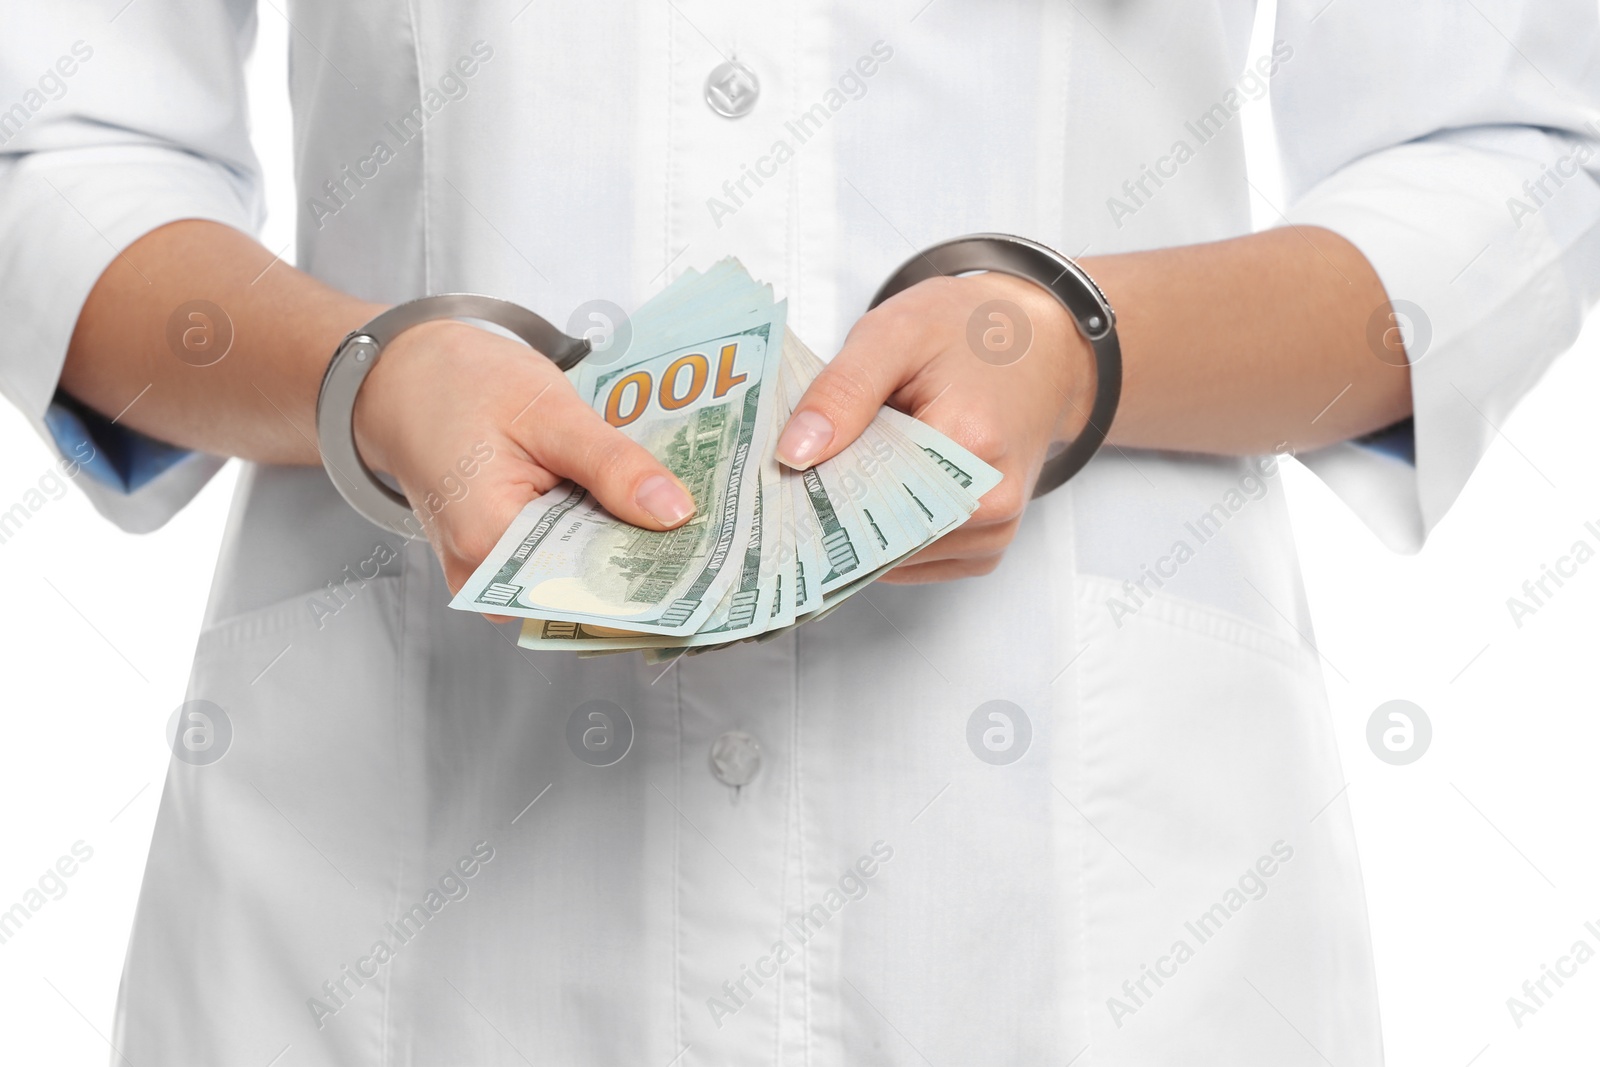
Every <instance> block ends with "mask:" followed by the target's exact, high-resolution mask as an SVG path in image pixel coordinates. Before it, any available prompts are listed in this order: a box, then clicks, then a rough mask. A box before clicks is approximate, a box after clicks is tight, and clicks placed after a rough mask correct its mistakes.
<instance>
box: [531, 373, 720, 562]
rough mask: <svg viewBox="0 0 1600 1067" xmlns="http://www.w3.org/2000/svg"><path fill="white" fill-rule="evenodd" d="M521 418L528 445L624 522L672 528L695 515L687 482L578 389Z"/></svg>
mask: <svg viewBox="0 0 1600 1067" xmlns="http://www.w3.org/2000/svg"><path fill="white" fill-rule="evenodd" d="M551 392H552V393H555V390H554V389H552V390H551ZM522 418H523V419H525V420H527V422H528V423H529V425H525V426H523V425H519V426H518V427H517V428H516V429H517V431H518V439H519V440H520V441H522V442H523V443H524V447H526V448H528V450H529V451H530V452H531V453H532V454H533V455H534V457H535V458H536V459H537V460H538V461H539V462H540V463H541V464H543V465H544V466H546V467H548V468H549V469H550V471H551V472H552V473H555V474H559V475H560V476H562V477H563V478H571V479H572V480H573V481H575V482H577V483H578V484H579V485H581V486H583V487H584V488H585V489H588V490H589V491H590V492H591V493H593V494H594V495H595V498H596V499H597V500H599V501H600V503H601V504H602V505H603V506H604V507H605V509H606V510H607V511H609V512H611V514H613V515H615V516H616V517H617V518H619V519H621V520H623V521H624V522H630V523H632V524H634V525H635V526H643V527H646V528H647V529H653V530H670V529H672V528H673V527H676V526H682V525H683V524H684V523H685V522H687V521H688V520H689V518H690V517H691V516H693V515H694V511H695V504H694V498H693V497H692V496H690V494H689V490H688V489H686V488H684V485H683V483H682V482H680V481H679V480H678V479H677V478H676V477H675V476H674V475H673V473H672V472H671V471H669V470H668V469H667V468H666V467H664V466H662V464H661V463H660V462H659V461H657V460H656V458H655V457H654V456H652V455H651V454H650V453H649V452H647V451H645V449H644V448H643V447H641V446H640V445H638V444H636V443H634V442H633V441H631V440H629V439H628V438H627V437H625V436H623V434H622V432H621V431H620V430H618V429H617V428H616V427H614V426H611V425H609V424H608V423H607V422H606V421H605V419H603V418H602V417H601V416H600V415H599V413H597V412H596V411H594V410H593V409H592V408H590V407H589V406H588V405H587V404H584V403H583V402H582V401H581V400H579V399H578V398H577V395H576V394H572V395H560V396H552V397H551V398H549V399H548V401H547V402H546V403H544V404H540V405H537V406H535V407H534V408H532V410H530V411H529V412H528V413H527V415H525V416H523V417H522Z"/></svg>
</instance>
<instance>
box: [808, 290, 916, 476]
mask: <svg viewBox="0 0 1600 1067" xmlns="http://www.w3.org/2000/svg"><path fill="white" fill-rule="evenodd" d="M908 360H909V353H908V349H907V348H906V347H905V345H904V344H903V343H896V341H895V340H893V339H892V338H890V337H889V336H887V333H886V331H885V330H883V329H881V328H874V327H869V326H868V320H867V319H862V320H861V322H860V323H858V324H857V328H856V329H854V330H852V331H850V336H849V337H847V338H846V339H845V343H844V347H843V348H841V349H840V350H839V354H838V355H836V356H834V357H833V361H832V362H831V363H829V364H828V365H827V366H826V367H824V368H823V369H822V371H821V373H819V374H818V375H817V376H816V378H815V379H813V380H812V382H811V385H810V386H809V387H807V389H806V391H805V395H804V396H802V397H801V398H800V403H799V404H797V405H795V409H794V414H792V415H790V416H789V422H788V424H787V425H786V426H785V427H784V429H783V433H782V435H780V436H779V438H778V459H779V460H781V461H782V462H784V463H785V464H787V465H788V466H790V467H793V468H795V469H796V470H805V469H807V468H808V467H813V466H815V465H816V464H818V463H821V462H822V461H823V460H825V459H832V458H833V457H834V456H836V455H838V454H839V453H840V452H842V451H844V449H845V448H846V447H847V446H849V444H850V442H852V441H854V440H855V439H856V438H857V437H859V436H861V431H863V430H865V429H866V428H867V426H868V425H870V424H871V422H872V420H873V419H875V418H877V416H878V410H879V409H880V408H882V407H883V405H884V404H885V403H886V402H887V401H888V399H889V397H891V396H893V395H894V394H895V392H896V391H897V390H898V389H899V388H900V386H901V385H902V384H903V383H904V381H905V379H906V378H907V377H908V374H909V367H908Z"/></svg>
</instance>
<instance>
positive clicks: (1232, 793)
mask: <svg viewBox="0 0 1600 1067" xmlns="http://www.w3.org/2000/svg"><path fill="white" fill-rule="evenodd" d="M1120 591H1121V589H1120V586H1119V585H1117V584H1115V583H1112V582H1110V581H1108V580H1107V579H1104V578H1099V577H1095V576H1081V578H1080V585H1079V590H1078V597H1079V611H1078V617H1079V632H1080V634H1081V636H1082V639H1083V648H1084V652H1083V656H1082V659H1081V661H1080V662H1079V664H1078V665H1077V688H1078V698H1079V706H1080V709H1081V711H1080V714H1081V729H1080V735H1079V736H1080V748H1079V752H1078V755H1077V758H1078V759H1079V761H1080V766H1079V768H1078V772H1077V774H1076V778H1077V782H1076V785H1075V788H1074V790H1073V792H1074V793H1075V795H1074V798H1073V799H1074V803H1075V804H1077V805H1078V807H1079V808H1080V809H1081V812H1082V817H1083V818H1084V820H1085V821H1086V823H1087V824H1089V825H1090V826H1092V827H1093V828H1094V830H1095V831H1096V833H1095V836H1094V837H1092V838H1090V839H1089V840H1090V844H1091V848H1090V851H1089V853H1088V855H1087V856H1086V858H1085V877H1086V886H1087V889H1086V901H1087V904H1086V906H1087V910H1088V921H1087V931H1088V946H1087V951H1086V955H1087V963H1088V989H1087V992H1088V995H1089V999H1090V1002H1091V1005H1092V1007H1091V1014H1090V1024H1091V1031H1092V1033H1091V1043H1092V1044H1094V1045H1097V1046H1101V1047H1102V1048H1103V1049H1104V1050H1106V1052H1107V1054H1108V1056H1109V1058H1108V1059H1107V1061H1106V1062H1114V1063H1123V1062H1128V1063H1143V1062H1158V1061H1159V1062H1166V1061H1167V1058H1168V1057H1171V1056H1174V1055H1176V1054H1177V1053H1178V1052H1179V1051H1180V1050H1183V1049H1188V1050H1195V1049H1206V1050H1207V1053H1206V1055H1207V1057H1208V1058H1205V1059H1204V1060H1202V1061H1196V1060H1194V1059H1193V1058H1190V1059H1189V1062H1205V1063H1218V1064H1223V1063H1226V1064H1258V1063H1259V1064H1268V1063H1288V1062H1296V1060H1297V1058H1300V1057H1303V1056H1304V1051H1305V1050H1304V1047H1303V1044H1304V1043H1303V1040H1302V1038H1301V1037H1300V1036H1298V1035H1297V1034H1296V1033H1295V1031H1294V1030H1293V1029H1290V1028H1289V1027H1285V1026H1283V1023H1282V1019H1281V1018H1280V1017H1279V1015H1278V1014H1277V1013H1275V1012H1274V1011H1273V1010H1272V1008H1273V1007H1275V1008H1276V1009H1277V1011H1278V1012H1281V1013H1282V1014H1283V1016H1286V1017H1288V1018H1290V1019H1293V1020H1294V1021H1295V1026H1297V1027H1298V1028H1299V1029H1300V1030H1301V1031H1302V1032H1304V1035H1305V1038H1306V1039H1309V1040H1310V1042H1311V1043H1312V1044H1313V1045H1314V1047H1316V1048H1318V1049H1320V1050H1322V1051H1323V1052H1324V1053H1325V1054H1326V1055H1327V1056H1328V1057H1329V1058H1331V1059H1332V1060H1333V1061H1334V1062H1338V1063H1359V1064H1375V1063H1378V1062H1381V1052H1380V1050H1379V1048H1378V1027H1377V1015H1376V997H1375V992H1374V983H1373V978H1372V960H1371V948H1370V942H1369V939H1368V933H1367V924H1366V910H1365V901H1364V897H1363V894H1362V888H1361V878H1360V869H1359V865H1358V862H1357V859H1356V853H1355V845H1354V839H1353V835H1352V833H1351V827H1350V820H1349V812H1348V809H1347V807H1346V806H1345V805H1344V803H1343V801H1342V790H1343V786H1344V779H1343V776H1342V772H1341V770H1340V766H1339V758H1338V753H1337V748H1336V744H1335V739H1334V737H1333V733H1332V729H1331V724H1330V722H1329V720H1328V715H1327V707H1326V701H1325V696H1324V692H1323V686H1322V676H1321V671H1320V669H1319V659H1318V656H1317V653H1316V651H1315V650H1314V649H1313V648H1312V647H1311V646H1310V645H1309V643H1308V642H1306V641H1305V640H1304V639H1303V638H1301V637H1300V636H1299V635H1298V634H1296V633H1295V632H1294V631H1292V630H1290V629H1289V627H1288V625H1287V624H1285V625H1284V626H1283V627H1282V629H1281V630H1280V629H1271V628H1269V627H1267V626H1264V625H1261V624H1259V623H1256V622H1252V621H1249V620H1245V619H1242V618H1239V617H1237V616H1234V615H1231V614H1229V613H1227V612H1224V611H1221V610H1218V609H1215V608H1212V607H1209V606H1206V605H1203V604H1199V603H1196V602H1193V601H1188V600H1184V599H1182V598H1178V597H1172V596H1163V597H1158V598H1155V599H1152V600H1148V601H1146V602H1144V603H1143V605H1142V606H1141V607H1140V608H1139V610H1138V611H1137V612H1136V613H1134V614H1132V615H1127V614H1121V613H1119V615H1118V616H1117V617H1116V618H1115V620H1114V619H1113V616H1112V615H1111V614H1110V613H1108V612H1107V610H1106V604H1107V603H1108V601H1109V598H1110V597H1112V596H1115V595H1117V594H1118V593H1119V592H1120ZM1252 986H1254V988H1252ZM1262 994H1265V995H1266V996H1268V997H1270V998H1271V1005H1272V1007H1269V1006H1268V1005H1266V1004H1263V1003H1262ZM1241 1020H1244V1022H1241ZM1112 1049H1115V1050H1117V1052H1116V1054H1114V1055H1112V1054H1110V1050H1112Z"/></svg>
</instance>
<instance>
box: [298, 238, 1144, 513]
mask: <svg viewBox="0 0 1600 1067" xmlns="http://www.w3.org/2000/svg"><path fill="white" fill-rule="evenodd" d="M973 271H995V272H997V273H1001V274H1010V275H1013V276H1015V277H1018V278H1023V279H1026V280H1028V281H1031V282H1035V283H1037V284H1038V285H1040V286H1042V287H1043V288H1044V289H1046V290H1047V291H1049V293H1050V294H1051V295H1052V296H1054V297H1055V298H1056V300H1057V301H1059V302H1060V303H1061V306H1062V307H1064V308H1066V309H1067V311H1068V313H1069V314H1071V316H1072V319H1073V321H1074V322H1075V323H1076V324H1077V327H1078V332H1079V333H1081V334H1082V335H1083V336H1084V339H1085V340H1087V341H1088V342H1089V344H1090V346H1091V348H1092V349H1093V350H1094V361H1095V396H1094V403H1093V404H1092V405H1091V406H1090V409H1089V417H1088V420H1087V421H1086V422H1085V424H1084V427H1083V431H1082V432H1081V433H1080V434H1079V435H1078V436H1077V437H1076V438H1074V439H1073V440H1072V442H1071V443H1070V444H1068V445H1067V446H1066V447H1065V448H1064V449H1063V450H1062V451H1060V452H1059V453H1057V454H1056V455H1054V456H1051V457H1050V458H1049V459H1047V460H1046V461H1045V464H1044V466H1043V468H1042V469H1041V470H1040V472H1039V480H1038V482H1037V483H1036V484H1035V485H1034V490H1033V495H1034V496H1035V497H1040V496H1043V495H1044V494H1045V493H1048V492H1050V491H1051V490H1052V489H1055V488H1057V487H1058V486H1060V485H1061V484H1062V483H1063V482H1065V481H1066V480H1067V479H1068V478H1071V477H1072V476H1073V475H1074V474H1076V473H1078V471H1080V470H1082V469H1083V466H1084V464H1086V463H1088V462H1089V458H1090V457H1091V456H1093V455H1094V454H1095V452H1096V451H1097V450H1098V449H1099V448H1100V446H1101V444H1103V443H1104V441H1105V438H1106V431H1107V430H1108V429H1109V428H1110V426H1111V420H1112V417H1113V416H1114V415H1115V414H1116V411H1117V402H1118V400H1119V399H1120V397H1121V394H1122V351H1121V348H1120V346H1119V345H1118V342H1117V320H1116V315H1115V314H1114V313H1113V312H1112V310H1111V304H1110V303H1109V302H1108V301H1107V300H1106V298H1105V294H1104V293H1102V292H1101V291H1100V287H1099V286H1097V285H1095V283H1094V281H1093V280H1092V279H1091V278H1090V277H1089V275H1088V274H1087V273H1085V272H1084V270H1083V268H1081V267H1079V266H1078V265H1077V264H1076V263H1074V262H1073V261H1072V260H1070V259H1068V258H1067V257H1065V256H1063V255H1061V254H1060V253H1058V252H1056V251H1054V250H1053V249H1050V248H1048V247H1046V246H1044V245H1042V244H1039V243H1037V242H1035V241H1029V240H1027V239H1025V238H1022V237H1012V236H1010V235H1007V234H997V233H980V234H971V235H969V236H966V237H957V238H955V239H953V240H949V241H944V242H942V243H940V244H936V245H934V246H932V247H931V248H928V249H925V250H924V251H922V252H919V253H917V254H916V255H915V256H913V257H911V258H910V259H909V260H907V261H906V262H905V263H904V264H903V265H902V266H901V267H900V269H899V270H897V271H895V272H894V274H892V275H891V276H890V277H889V280H888V281H886V282H884V283H883V286H882V288H880V289H879V290H878V292H877V295H876V296H874V297H873V298H872V303H871V305H869V310H870V308H874V307H877V306H878V305H879V304H881V303H883V302H884V301H885V300H887V299H889V298H890V297H891V296H893V295H895V294H896V293H898V292H900V291H901V290H903V289H908V288H910V287H911V286H913V285H915V284H917V283H918V282H920V281H926V280H927V279H929V278H935V277H939V276H942V275H943V276H949V275H957V274H967V273H971V272H973ZM435 319H477V320H480V321H483V322H490V323H494V324H495V325H497V326H501V327H504V328H505V329H507V330H509V331H510V332H511V333H513V334H515V335H516V336H517V337H519V338H521V339H522V340H523V341H525V342H527V344H528V345H530V346H531V347H532V348H533V349H534V350H535V351H536V352H539V353H541V354H542V355H544V356H545V357H546V358H548V359H549V360H550V361H551V362H552V363H554V364H555V365H556V366H557V367H559V368H560V369H562V370H568V369H570V368H572V367H574V366H576V365H577V364H578V363H580V362H582V361H583V359H584V357H585V356H587V355H588V354H589V352H590V343H589V341H588V340H587V339H585V338H579V337H570V336H568V335H567V334H564V333H562V332H561V331H560V330H558V329H556V328H555V327H554V326H552V325H551V324H550V323H549V322H548V321H547V320H545V319H544V318H543V317H541V316H539V315H536V314H535V313H533V312H532V311H529V310H528V309H527V308H524V307H521V306H520V305H517V304H513V303H511V302H510V301H509V300H500V299H498V298H496V297H492V296H478V295H475V294H472V293H446V294H442V295H439V296H425V297H422V298H420V299H418V300H412V301H410V302H408V303H405V304H399V305H397V306H395V307H392V308H390V309H389V310H388V311H385V312H384V313H383V314H381V315H379V316H378V317H377V318H375V319H373V320H372V321H371V322H369V323H367V324H366V325H365V326H363V327H361V328H360V329H359V330H356V331H355V332H353V333H351V334H350V335H349V336H348V337H346V338H345V339H344V340H343V341H342V342H340V344H339V347H338V348H337V349H336V350H335V351H334V353H333V358H332V360H330V361H329V363H328V370H327V372H326V373H325V374H324V375H323V378H322V388H321V390H320V391H319V392H318V393H317V440H318V442H319V444H320V450H321V453H322V465H323V466H324V467H325V468H327V471H328V477H329V478H330V479H332V481H333V484H334V486H335V487H336V488H337V489H338V490H339V492H340V494H341V495H342V496H343V497H344V498H345V500H346V501H348V502H349V504H350V506H351V507H353V508H355V509H356V511H358V512H360V513H361V514H362V515H364V516H365V517H366V518H368V519H370V520H371V521H372V522H374V523H376V524H377V525H379V526H382V527H384V528H386V529H389V530H392V531H394V532H395V533H398V534H400V535H402V536H404V537H408V538H414V537H420V536H422V534H423V528H422V525H421V523H419V522H418V521H417V519H416V517H415V516H414V515H413V514H412V511H411V507H410V505H409V504H408V503H407V501H406V498H405V496H404V495H402V494H401V493H398V492H396V491H395V490H394V489H391V488H390V487H389V486H387V485H385V484H384V483H383V482H382V481H381V480H379V478H378V477H377V476H376V475H375V474H374V473H373V472H372V470H371V468H369V467H368V466H367V465H366V463H365V462H364V461H363V460H362V458H361V454H360V452H359V451H358V450H357V449H356V440H355V426H354V417H355V402H356V394H357V393H358V392H359V391H360V389H361V384H362V382H364V381H366V377H367V375H368V374H369V373H370V372H371V371H372V368H373V367H374V366H375V365H376V364H377V362H378V356H379V355H380V354H381V353H382V351H383V350H384V348H385V347H387V346H388V344H389V343H390V342H391V341H393V340H394V339H395V338H396V337H397V336H399V335H400V333H401V332H403V331H405V330H408V329H410V328H411V327H413V326H418V325H421V324H422V323H424V322H432V321H434V320H435Z"/></svg>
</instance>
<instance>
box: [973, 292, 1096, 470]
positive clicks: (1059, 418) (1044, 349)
mask: <svg viewBox="0 0 1600 1067" xmlns="http://www.w3.org/2000/svg"><path fill="white" fill-rule="evenodd" d="M985 277H986V278H987V279H990V285H991V287H992V291H993V292H994V293H996V294H997V295H998V296H999V297H1000V298H1002V299H1005V300H1009V301H1011V302H1013V303H1015V304H1016V305H1017V306H1018V307H1019V308H1020V309H1021V310H1022V313H1023V315H1024V316H1026V318H1027V321H1028V325H1029V329H1030V330H1031V331H1032V335H1033V336H1032V340H1031V343H1030V348H1029V352H1028V353H1026V354H1025V356H1026V355H1028V354H1031V355H1032V356H1033V358H1032V359H1027V358H1024V359H1022V360H1021V361H1020V362H1019V366H1027V367H1028V368H1029V369H1030V370H1032V371H1033V373H1034V375H1035V376H1036V379H1043V383H1042V385H1041V395H1042V396H1045V397H1048V398H1049V400H1050V402H1051V404H1052V408H1053V414H1054V417H1053V420H1052V423H1051V430H1050V442H1051V444H1062V443H1065V442H1067V441H1070V440H1072V439H1073V438H1074V437H1076V436H1077V435H1078V434H1079V432H1080V431H1081V430H1082V429H1083V425H1084V421H1085V420H1086V419H1087V418H1088V414H1089V408H1090V407H1091V406H1092V405H1093V403H1094V394H1095V359H1094V348H1093V346H1091V345H1090V344H1089V341H1088V340H1087V339H1086V338H1085V337H1084V336H1083V333H1082V331H1080V330H1079V329H1078V324H1077V322H1076V321H1074V319H1073V317H1072V313H1071V312H1069V311H1068V310H1067V309H1066V308H1065V307H1063V306H1062V304H1061V301H1059V300H1057V299H1056V297H1055V295H1054V294H1052V293H1051V292H1050V290H1048V289H1046V288H1045V287H1044V286H1043V285H1040V284H1039V283H1038V282H1034V281H1031V280H1029V279H1027V278H1020V277H1017V276H1015V275H1011V274H1003V273H1000V272H998V271H995V272H990V273H988V274H987V275H985Z"/></svg>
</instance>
